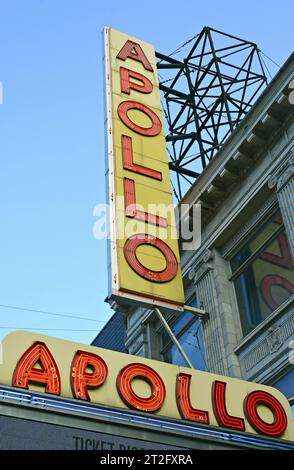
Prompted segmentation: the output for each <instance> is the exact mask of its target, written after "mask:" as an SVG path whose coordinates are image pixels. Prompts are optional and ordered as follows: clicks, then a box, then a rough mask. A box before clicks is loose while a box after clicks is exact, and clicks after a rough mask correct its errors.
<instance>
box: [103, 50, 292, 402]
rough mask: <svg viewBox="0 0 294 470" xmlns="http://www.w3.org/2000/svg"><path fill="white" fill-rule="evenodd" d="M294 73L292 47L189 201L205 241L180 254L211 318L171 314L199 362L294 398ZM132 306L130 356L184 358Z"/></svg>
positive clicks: (155, 322) (145, 313) (155, 323)
mask: <svg viewBox="0 0 294 470" xmlns="http://www.w3.org/2000/svg"><path fill="white" fill-rule="evenodd" d="M293 75H294V55H293V54H292V55H291V56H290V58H289V59H288V61H287V62H286V63H285V64H284V66H283V67H282V68H281V69H280V71H279V73H278V74H277V75H276V77H275V78H274V79H273V80H272V82H271V83H270V84H269V85H268V87H267V88H266V90H265V91H264V93H263V94H262V95H261V96H260V98H259V99H258V100H257V101H256V103H255V104H254V106H253V107H252V108H251V110H250V112H249V113H248V114H247V115H246V117H245V118H244V119H243V121H242V122H241V124H240V125H239V127H238V128H237V129H236V130H235V131H234V132H233V133H232V135H231V137H230V138H229V139H228V140H227V141H226V143H225V144H224V145H223V147H222V148H221V150H220V151H219V152H218V154H217V155H216V156H215V157H214V159H213V160H212V161H211V162H210V164H209V165H208V167H207V168H206V169H205V170H204V171H203V173H202V174H201V175H200V176H199V178H198V179H197V181H196V183H195V184H194V185H193V186H192V187H191V188H190V190H189V191H188V192H187V193H186V195H185V196H184V198H183V200H182V201H181V203H183V204H189V206H190V208H191V211H192V208H193V205H195V204H201V214H202V215H201V218H202V221H201V232H202V237H201V243H200V246H199V248H198V249H197V250H195V251H185V250H182V251H181V265H182V274H183V280H184V286H185V301H186V304H187V305H192V306H197V307H201V308H203V309H204V310H205V311H207V312H208V314H209V318H208V319H207V320H201V319H199V318H198V317H197V316H195V315H194V314H193V313H189V312H186V313H183V314H168V315H166V320H167V321H168V323H169V325H170V326H171V328H172V330H173V332H174V334H175V336H176V338H177V339H178V341H179V342H180V344H181V345H182V347H183V348H184V350H185V352H186V354H187V356H188V357H189V359H190V361H191V362H192V364H193V367H195V368H196V369H201V370H207V371H209V372H214V373H217V374H221V375H228V376H232V377H239V378H243V379H246V380H249V381H254V382H259V383H264V384H268V385H273V386H275V387H276V388H278V389H279V390H281V391H282V392H283V393H284V394H285V395H286V397H287V398H288V399H289V401H290V403H291V404H293V403H294V364H293V363H294V361H293V359H291V346H292V345H293V346H294V343H293V342H292V343H291V340H292V339H293V337H294V308H293V298H294V271H293V255H294V214H293V212H294V211H293V207H294V179H293V173H294V142H293V136H294V119H293V117H294V106H293V104H291V103H290V101H291V100H289V93H290V91H291V90H290V89H289V83H290V81H291V79H292V77H293ZM119 308H120V307H119V306H118V309H119ZM124 313H125V315H126V333H125V338H126V340H125V347H126V349H127V351H128V352H129V353H130V354H134V355H138V356H143V357H147V358H152V359H157V360H161V361H166V362H171V363H174V364H179V365H186V363H185V361H184V359H183V358H182V356H181V354H180V352H179V350H178V348H177V347H176V345H175V344H174V343H173V342H172V341H171V340H170V338H169V336H168V335H167V334H166V330H165V328H164V327H163V325H162V324H161V322H160V320H159V319H158V317H157V315H156V314H155V313H154V311H153V310H152V309H146V308H143V307H140V308H134V307H130V308H129V309H126V308H125V307H124ZM103 334H104V335H105V331H104V333H103ZM94 344H97V345H98V346H99V345H100V343H99V335H98V336H97V338H96V339H95V343H94ZM104 347H105V343H104ZM109 347H111V344H109Z"/></svg>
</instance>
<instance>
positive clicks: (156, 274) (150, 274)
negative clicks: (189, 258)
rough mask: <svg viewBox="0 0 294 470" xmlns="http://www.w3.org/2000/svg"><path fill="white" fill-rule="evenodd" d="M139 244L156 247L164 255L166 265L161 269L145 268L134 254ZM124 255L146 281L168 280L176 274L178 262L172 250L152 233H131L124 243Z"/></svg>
mask: <svg viewBox="0 0 294 470" xmlns="http://www.w3.org/2000/svg"><path fill="white" fill-rule="evenodd" d="M140 245H151V246H153V247H154V248H157V249H158V250H159V251H160V252H161V254H162V255H163V256H164V257H165V261H166V267H165V268H164V269H163V270H162V271H152V270H151V269H148V268H146V267H145V266H144V265H143V264H142V263H141V262H140V261H139V259H138V258H137V255H136V250H137V248H138V247H139V246H140ZM124 255H125V259H126V261H127V263H128V264H129V266H130V267H131V268H132V269H133V270H134V271H135V272H136V273H137V274H139V276H141V277H143V278H144V279H146V280H147V281H151V282H161V283H162V282H168V281H171V280H172V279H173V278H174V277H175V276H176V275H177V272H178V262H177V258H176V257H175V254H174V252H173V251H172V250H171V248H170V247H169V246H168V245H167V244H166V243H165V242H164V241H162V240H160V239H159V238H157V237H154V236H153V235H147V234H146V233H137V234H135V235H132V236H131V237H130V238H128V239H127V240H126V242H125V244H124Z"/></svg>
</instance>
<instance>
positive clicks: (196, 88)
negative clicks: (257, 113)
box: [156, 27, 267, 200]
mask: <svg viewBox="0 0 294 470" xmlns="http://www.w3.org/2000/svg"><path fill="white" fill-rule="evenodd" d="M190 43H192V44H193V45H192V48H191V49H190V51H189V52H188V55H186V57H185V58H182V59H175V58H174V57H172V55H174V54H175V53H179V52H180V50H182V51H184V47H183V46H186V47H187V45H188V44H189V45H190ZM183 46H181V47H180V48H179V49H178V50H177V51H175V52H174V53H172V54H171V55H170V56H167V55H164V54H161V53H159V52H156V57H157V59H159V61H158V63H157V68H158V73H159V80H160V89H161V91H162V92H163V97H164V100H163V109H164V114H165V119H166V121H167V126H168V134H167V136H166V142H167V149H168V153H169V158H170V163H169V166H170V169H171V170H173V171H174V172H175V174H174V175H173V176H172V184H173V188H174V193H175V196H176V197H177V199H178V200H181V199H182V197H183V195H184V193H185V192H186V190H187V189H188V188H189V186H190V185H191V184H192V183H193V182H194V181H195V179H196V178H197V177H198V176H199V175H200V173H201V172H202V171H203V170H204V169H205V167H206V166H207V165H208V164H209V162H210V160H211V159H212V158H213V157H214V155H215V154H216V153H217V151H218V150H219V149H220V147H221V146H222V145H223V143H224V142H225V141H226V139H227V138H228V137H229V135H230V134H231V133H232V132H233V130H234V129H235V128H236V127H237V126H238V124H239V123H240V122H241V120H242V119H243V117H244V116H245V114H246V113H247V112H248V111H249V109H250V108H251V106H252V104H253V103H254V100H255V99H256V97H257V96H258V94H259V93H260V92H261V90H262V89H263V87H265V86H266V85H267V77H266V74H265V67H266V66H265V63H264V61H263V58H262V56H261V53H260V50H259V49H258V47H257V45H256V44H254V43H252V42H249V41H245V40H243V39H240V38H237V37H235V36H232V35H230V34H226V33H222V32H220V31H217V30H215V29H213V28H209V27H205V28H203V30H202V31H201V33H200V34H198V35H197V36H195V37H194V38H192V39H190V40H189V41H187V42H186V43H185V44H184V45H183ZM185 50H186V48H185ZM167 77H168V78H167Z"/></svg>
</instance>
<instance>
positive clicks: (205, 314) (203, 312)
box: [183, 305, 209, 320]
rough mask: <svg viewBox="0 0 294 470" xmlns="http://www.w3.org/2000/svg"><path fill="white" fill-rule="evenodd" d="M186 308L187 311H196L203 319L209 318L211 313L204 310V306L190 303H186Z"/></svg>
mask: <svg viewBox="0 0 294 470" xmlns="http://www.w3.org/2000/svg"><path fill="white" fill-rule="evenodd" d="M183 308H184V310H186V311H187V312H191V313H195V315H199V317H200V318H203V320H207V319H208V318H209V313H208V312H206V311H205V310H203V309H202V308H197V307H191V306H190V305H184V306H183Z"/></svg>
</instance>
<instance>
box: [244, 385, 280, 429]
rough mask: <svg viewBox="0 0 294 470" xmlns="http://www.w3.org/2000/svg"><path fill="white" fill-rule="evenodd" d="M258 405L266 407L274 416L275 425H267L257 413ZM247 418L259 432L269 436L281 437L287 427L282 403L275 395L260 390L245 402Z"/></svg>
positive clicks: (252, 393)
mask: <svg viewBox="0 0 294 470" xmlns="http://www.w3.org/2000/svg"><path fill="white" fill-rule="evenodd" d="M258 405H264V406H266V407H267V408H269V409H270V410H271V412H272V413H273V415H274V422H273V423H266V422H265V421H263V420H262V419H261V417H260V416H259V415H258V413H257V407H258ZM244 411H245V415H246V418H247V419H248V421H249V423H250V424H251V426H252V427H253V428H254V429H255V430H256V431H258V432H260V433H262V434H266V435H267V436H280V435H281V434H283V432H284V431H285V429H286V427H287V415H286V413H285V410H284V408H283V407H282V405H281V403H280V402H279V401H278V400H277V398H275V397H274V396H273V395H271V394H270V393H267V392H262V391H260V390H257V391H254V392H251V393H249V395H248V396H247V397H246V400H245V402H244Z"/></svg>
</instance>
